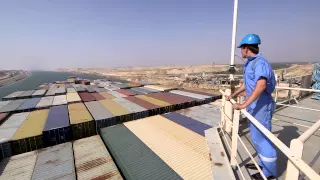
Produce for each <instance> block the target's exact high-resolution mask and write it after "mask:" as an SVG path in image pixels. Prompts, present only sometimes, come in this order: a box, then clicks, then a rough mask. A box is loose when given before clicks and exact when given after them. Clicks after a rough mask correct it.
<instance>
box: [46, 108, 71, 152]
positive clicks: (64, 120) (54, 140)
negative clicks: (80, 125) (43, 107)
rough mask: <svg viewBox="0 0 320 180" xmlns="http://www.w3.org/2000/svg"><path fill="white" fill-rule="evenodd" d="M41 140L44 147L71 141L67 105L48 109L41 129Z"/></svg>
mask: <svg viewBox="0 0 320 180" xmlns="http://www.w3.org/2000/svg"><path fill="white" fill-rule="evenodd" d="M43 140H44V145H45V146H52V145H56V144H61V143H65V142H68V141H71V140H72V133H71V128H70V122H69V114H68V106H67V105H61V106H54V107H51V108H50V111H49V114H48V118H47V121H46V124H45V126H44V129H43Z"/></svg>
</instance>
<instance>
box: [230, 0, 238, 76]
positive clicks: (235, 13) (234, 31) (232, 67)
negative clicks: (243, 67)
mask: <svg viewBox="0 0 320 180" xmlns="http://www.w3.org/2000/svg"><path fill="white" fill-rule="evenodd" d="M237 19H238V0H234V7H233V25H232V42H231V60H230V68H229V71H230V80H231V81H233V80H234V76H233V74H234V72H235V64H234V56H235V48H236V34H237Z"/></svg>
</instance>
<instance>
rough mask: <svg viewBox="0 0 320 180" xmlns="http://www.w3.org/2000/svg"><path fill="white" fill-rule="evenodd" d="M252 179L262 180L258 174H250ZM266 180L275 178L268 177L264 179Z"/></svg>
mask: <svg viewBox="0 0 320 180" xmlns="http://www.w3.org/2000/svg"><path fill="white" fill-rule="evenodd" d="M251 177H252V179H255V180H263V177H262V176H261V174H260V173H256V174H252V175H251ZM266 178H267V179H268V180H269V179H275V177H273V176H269V177H266Z"/></svg>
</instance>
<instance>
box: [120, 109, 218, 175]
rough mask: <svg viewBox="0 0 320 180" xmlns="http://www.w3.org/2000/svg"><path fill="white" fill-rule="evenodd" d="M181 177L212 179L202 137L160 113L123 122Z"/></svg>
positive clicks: (208, 157)
mask: <svg viewBox="0 0 320 180" xmlns="http://www.w3.org/2000/svg"><path fill="white" fill-rule="evenodd" d="M124 125H125V126H126V127H127V128H128V129H129V130H130V131H131V132H133V133H134V134H135V135H136V136H137V137H138V138H139V139H140V140H141V141H142V142H143V143H144V144H146V145H147V146H148V147H149V148H150V149H151V150H152V151H153V152H154V153H156V154H157V155H158V156H159V157H160V158H161V159H162V160H163V161H164V162H165V163H166V164H168V165H169V166H170V167H171V168H172V169H173V170H174V171H175V172H176V173H177V174H179V175H180V176H181V177H182V179H194V180H198V179H208V180H209V179H210V180H211V179H213V175H212V169H211V160H210V156H209V150H208V147H207V143H206V140H205V138H204V137H203V136H201V135H199V134H197V133H195V132H192V131H190V130H189V129H187V128H185V127H183V126H180V125H178V124H177V123H174V122H173V121H170V120H168V119H166V118H164V117H162V116H160V115H157V116H153V117H149V118H145V119H141V120H137V121H131V122H127V123H124Z"/></svg>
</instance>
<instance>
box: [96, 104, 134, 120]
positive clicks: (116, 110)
mask: <svg viewBox="0 0 320 180" xmlns="http://www.w3.org/2000/svg"><path fill="white" fill-rule="evenodd" d="M99 102H100V103H101V104H102V105H103V106H104V107H105V108H106V109H108V110H109V111H110V112H111V113H112V114H113V115H114V116H116V117H117V122H116V123H122V122H125V121H130V120H132V115H131V114H130V112H129V111H128V110H127V109H125V108H124V107H122V106H121V105H119V104H118V103H116V102H114V101H112V100H111V99H105V100H101V101H99Z"/></svg>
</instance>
